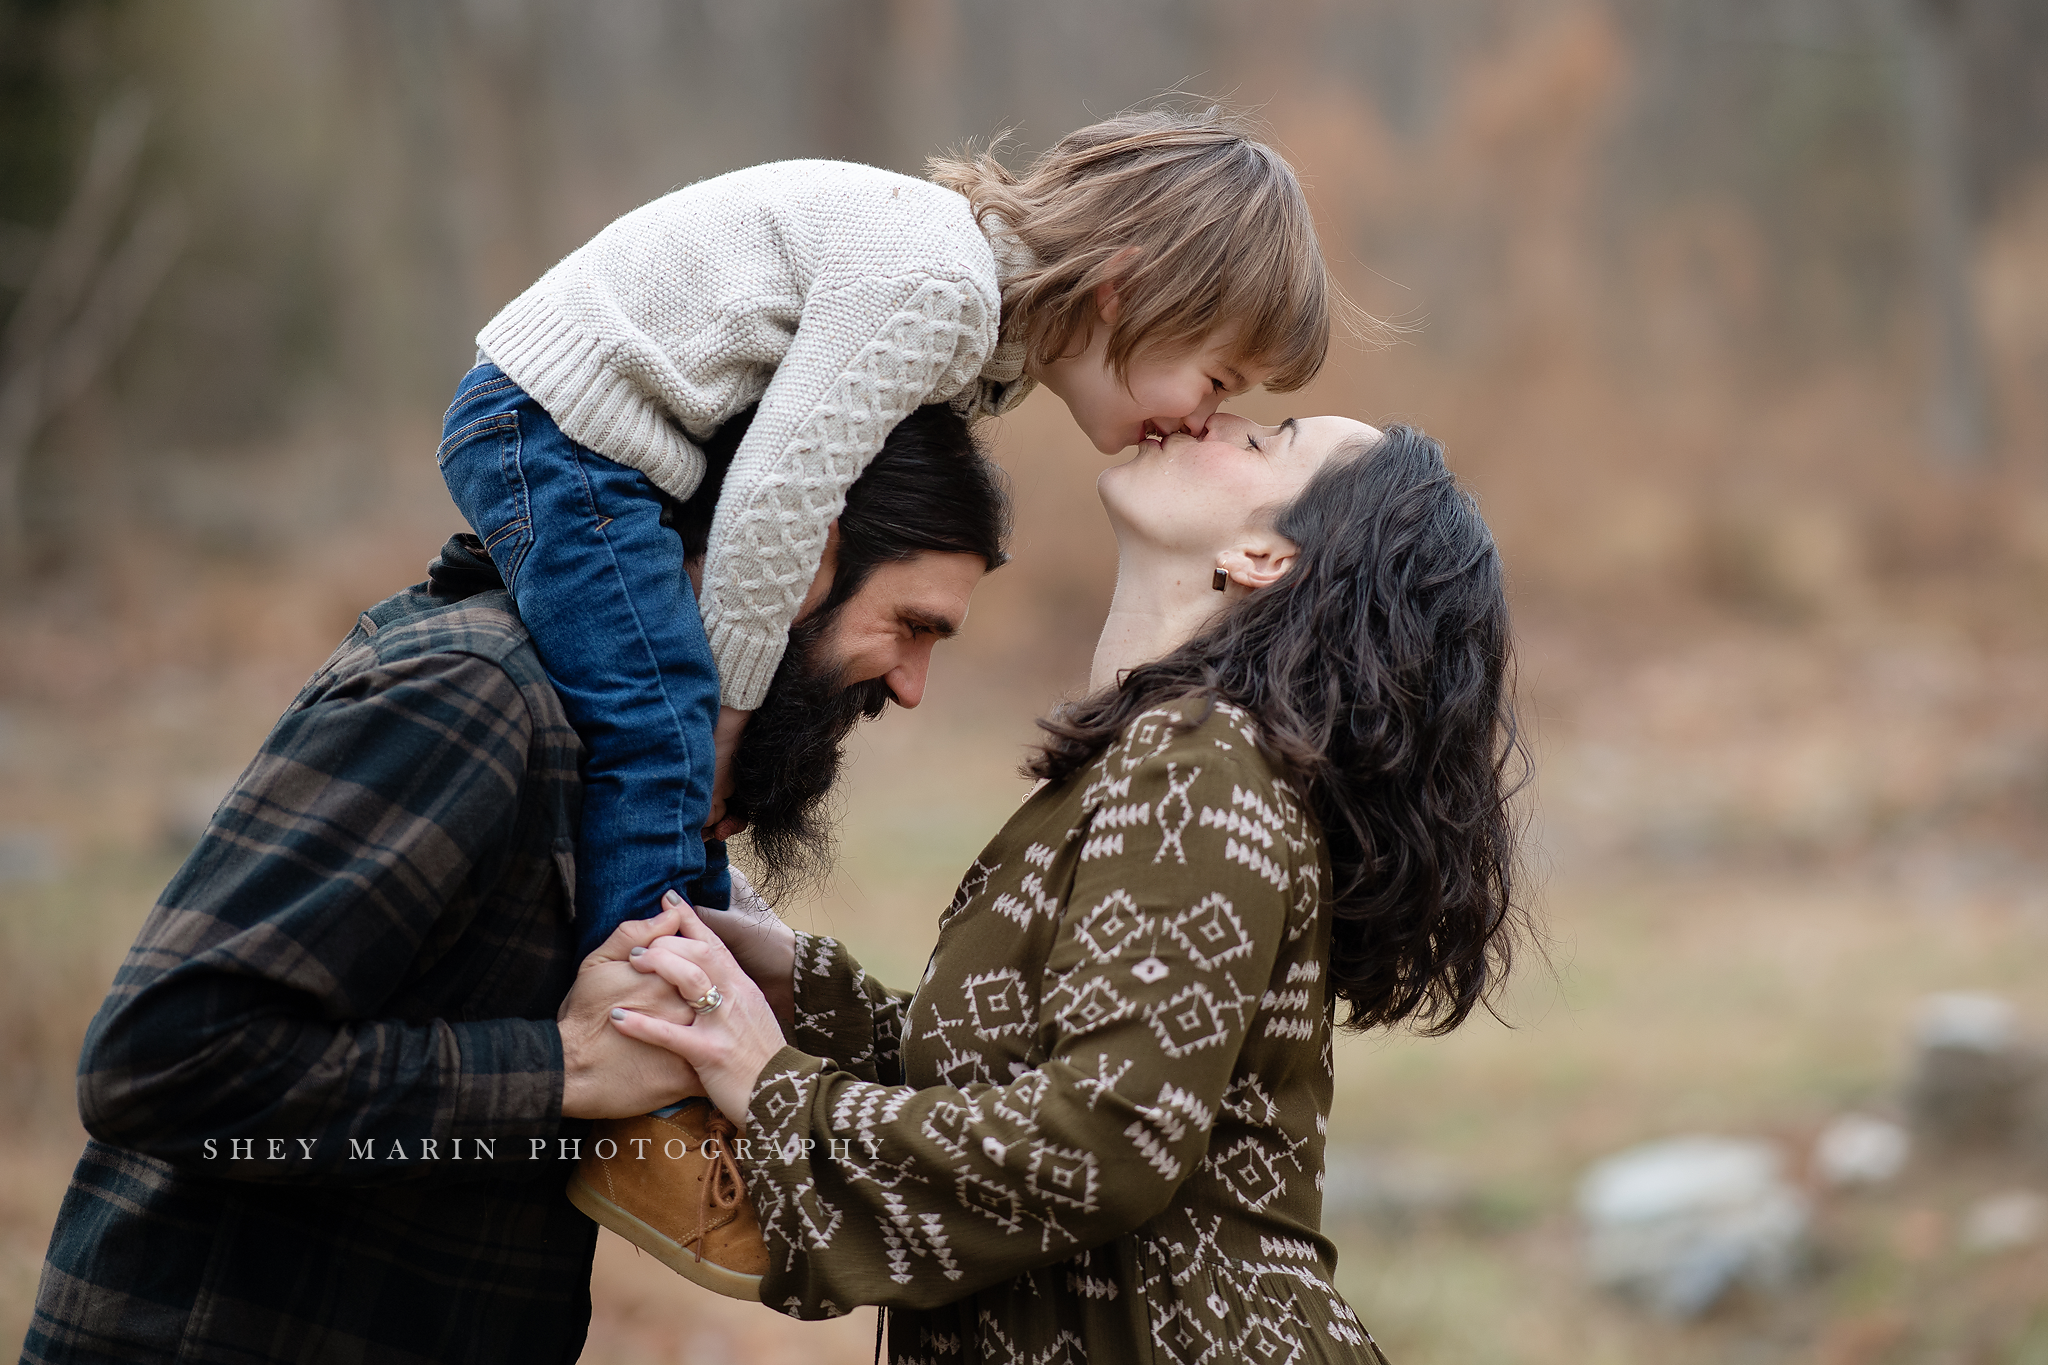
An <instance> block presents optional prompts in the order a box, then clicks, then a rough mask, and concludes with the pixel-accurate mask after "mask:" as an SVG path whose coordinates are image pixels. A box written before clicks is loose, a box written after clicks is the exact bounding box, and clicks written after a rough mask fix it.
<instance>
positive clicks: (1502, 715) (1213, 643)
mask: <svg viewBox="0 0 2048 1365" xmlns="http://www.w3.org/2000/svg"><path fill="white" fill-rule="evenodd" d="M1274 528H1275V529H1276V530H1278V531H1279V532H1280V533H1281V534H1282V535H1284V536H1286V537H1287V538H1288V539H1289V540H1291V541H1293V542H1294V544H1295V545H1296V546H1297V547H1299V554H1298V556H1297V558H1296V559H1295V562H1294V567H1293V568H1292V570H1290V571H1289V572H1288V574H1287V575H1286V576H1285V577H1284V578H1282V579H1281V580H1280V581H1279V582H1278V583H1276V584H1274V585H1273V586H1271V587H1269V588H1266V589H1264V590H1263V591H1260V592H1257V593H1253V594H1252V595H1251V596H1249V597H1246V598H1244V599H1243V600H1242V601H1240V602H1238V603H1236V604H1235V605H1234V606H1232V607H1230V608H1229V609H1228V610H1227V611H1225V612H1224V613H1223V614H1222V615H1221V616H1219V617H1218V618H1217V619H1216V621H1215V622H1214V623H1213V624H1211V625H1210V626H1209V627H1208V628H1207V629H1206V630H1204V631H1203V632H1202V633H1201V634H1199V635H1197V636H1196V637H1195V638H1194V639H1192V640H1189V641H1188V642H1187V643H1186V644H1184V645H1182V646H1181V647H1180V648H1179V649H1176V650H1174V651H1173V653H1171V654H1169V655H1167V656H1166V657H1165V658H1163V659H1159V660H1156V661H1154V662H1152V663H1148V664H1145V665H1142V666H1141V667H1138V668H1134V669H1132V670H1130V671H1129V672H1128V673H1126V674H1124V675H1123V677H1122V678H1121V679H1119V681H1118V683H1117V685H1116V686H1115V687H1113V688H1109V689H1106V690H1104V691H1102V692H1100V693H1097V694H1096V695H1094V696H1091V697H1088V698H1085V699H1084V700H1082V701H1080V702H1079V703H1077V704H1075V705H1073V706H1071V707H1069V708H1068V709H1067V710H1065V712H1064V713H1062V714H1058V715H1055V716H1053V717H1052V718H1050V719H1046V720H1041V721H1040V722H1039V724H1040V726H1041V727H1042V728H1043V729H1044V730H1045V731H1046V738H1045V740H1044V743H1043V747H1042V748H1041V749H1040V750H1039V752H1038V753H1036V754H1035V755H1034V756H1033V757H1032V759H1031V761H1030V762H1029V763H1028V764H1027V765H1026V768H1027V771H1028V772H1030V773H1031V774H1032V775H1034V776H1038V777H1046V778H1052V779H1054V780H1058V779H1060V778H1064V777H1066V776H1068V775H1070V774H1072V773H1074V772H1076V771H1077V770H1079V769H1080V768H1082V767H1083V766H1085V765H1086V764H1087V763H1089V762H1091V761H1093V760H1094V759H1095V758H1096V757H1097V756H1098V755H1100V754H1101V753H1102V752H1103V750H1104V749H1105V748H1106V747H1107V746H1108V745H1109V744H1110V743H1111V742H1112V741H1113V740H1114V739H1115V738H1116V737H1117V736H1118V735H1120V734H1121V733H1122V732H1123V730H1124V727H1125V726H1126V725H1128V724H1129V723H1130V721H1131V720H1132V719H1133V718H1134V717H1135V716H1137V715H1138V714H1139V713H1140V712H1142V711H1144V710H1146V709H1148V708H1150V707H1152V706H1155V705H1158V704H1159V703H1161V702H1169V701H1180V700H1185V699H1189V698H1197V699H1200V698H1207V699H1220V700H1223V701H1227V702H1231V703H1233V704H1235V705H1238V706H1241V707H1243V708H1245V709H1246V710H1247V711H1249V712H1251V714H1252V715H1253V716H1254V717H1255V718H1256V720H1257V722H1258V735H1259V741H1260V747H1261V749H1262V750H1264V752H1265V753H1266V755H1267V757H1268V758H1269V759H1271V760H1272V761H1274V762H1275V763H1276V764H1278V765H1279V766H1280V767H1281V769H1282V770H1283V771H1284V772H1287V773H1289V774H1290V775H1291V776H1292V777H1293V778H1294V779H1295V780H1296V782H1297V783H1298V784H1299V785H1300V786H1301V787H1302V788H1304V789H1305V791H1306V794H1307V799H1308V802H1309V805H1310V807H1311V809H1312V810H1313V811H1314V812H1315V815H1316V817H1317V819H1318V820H1319V821H1320V822H1321V825H1322V828H1323V833H1324V838H1325V840H1326V841H1327V843H1328V845H1329V851H1330V859H1331V862H1332V864H1333V865H1334V867H1335V871H1336V878H1335V882H1334V885H1333V886H1332V888H1331V890H1330V894H1329V898H1328V900H1329V904H1330V906H1331V908H1332V910H1333V913H1334V915H1335V924H1334V930H1333V935H1332V943H1331V948H1330V980H1331V986H1332V990H1333V992H1334V994H1335V995H1336V997H1337V998H1339V999H1341V1000H1343V1001H1344V1002H1345V1003H1346V1005H1347V1006H1348V1014H1347V1017H1346V1018H1345V1020H1344V1024H1345V1026H1346V1027H1349V1028H1353V1029H1361V1030H1362V1029H1368V1028H1373V1027H1375V1026H1379V1025H1392V1024H1396V1023H1401V1022H1403V1021H1406V1022H1408V1023H1410V1024H1411V1025H1413V1026H1414V1027H1415V1028H1416V1029H1417V1030H1418V1031H1420V1032H1423V1033H1428V1034H1441V1033H1448V1032H1450V1031H1451V1030H1452V1029H1454V1028H1456V1027H1457V1026H1458V1025H1459V1024H1461V1023H1463V1022H1464V1021H1465V1019H1466V1017H1467V1016H1468V1015H1470V1014H1471V1012H1472V1010H1473V1008H1474V1007H1475V1006H1477V1005H1480V1004H1482V1003H1489V1004H1490V1002H1491V1001H1492V1000H1493V998H1494V994H1495V991H1496V989H1497V988H1498V986H1499V985H1500V984H1501V983H1502V982H1503V981H1505V979H1506V976H1507V971H1508V968H1509V966H1510V964H1511V961H1512V959H1513V954H1514V950H1515V947H1516V945H1517V942H1518V940H1520V939H1521V938H1522V937H1523V935H1524V933H1525V932H1526V931H1527V929H1528V921H1527V917H1526V915H1525V914H1524V912H1523V911H1522V910H1521V908H1520V907H1519V906H1518V904H1517V903H1516V901H1515V897H1514V890H1515V876H1516V870H1517V850H1516V845H1517V839H1518V834H1519V826H1518V823H1517V819H1516V816H1515V813H1514V811H1513V810H1512V809H1511V800H1512V798H1513V796H1514V793H1515V792H1516V790H1518V789H1519V787H1520V785H1521V783H1522V781H1523V779H1524V778H1526V776H1527V773H1528V768H1529V765H1528V759H1527V755H1526V751H1525V750H1524V749H1523V747H1522V745H1521V742H1520V739H1519V736H1518V732H1517V728H1516V721H1515V712H1514V703H1513V697H1512V685H1511V650H1512V646H1511V635H1510V630H1509V625H1508V608H1507V598H1506V594H1505V591H1504V588H1503V584H1502V578H1501V564H1500V556H1499V554H1498V553H1497V552H1496V551H1495V549H1494V543H1493V535H1492V533H1491V532H1490V531H1489V530H1488V529H1487V526H1486V523H1485V522H1484V521H1483V520H1481V518H1480V516H1479V509H1478V506H1477V504H1475V503H1474V502H1473V500H1472V498H1471V496H1470V495H1469V494H1467V493H1466V492H1465V491H1464V490H1463V489H1462V488H1460V487H1459V486H1458V483H1457V481H1456V480H1455V479H1454V478H1453V477H1452V475H1451V472H1450V470H1449V469H1447V468H1446V467H1445V465H1444V459H1443V449H1442V447H1441V446H1439V445H1438V444H1437V443H1436V442H1435V441H1433V440H1431V439H1430V438H1429V437H1427V436H1425V435H1423V434H1422V433H1421V432H1419V431H1416V430H1414V429H1412V428H1409V427H1400V426H1396V427H1392V428H1390V429H1389V430H1388V431H1387V432H1386V433H1385V434H1384V435H1383V436H1382V437H1381V438H1380V439H1379V440H1377V441H1373V440H1370V439H1364V438H1361V439H1360V440H1358V441H1357V442H1354V443H1352V445H1351V447H1350V448H1344V449H1339V450H1338V451H1335V452H1333V453H1332V454H1331V456H1330V458H1329V459H1328V461H1327V462H1326V463H1325V464H1324V465H1323V467H1322V468H1321V469H1320V470H1319V471H1317V473H1316V474H1315V475H1314V477H1312V478H1311V479H1310V480H1309V482H1308V484H1307V486H1306V487H1304V488H1303V489H1302V491H1301V493H1300V495H1299V496H1297V497H1296V498H1295V499H1294V501H1293V502H1291V503H1290V504H1288V505H1287V506H1286V507H1285V508H1284V509H1282V510H1281V511H1280V512H1279V514H1278V515H1277V516H1276V517H1275V519H1274ZM1200 719H1201V717H1200V716H1194V717H1190V723H1191V724H1196V723H1199V721H1200Z"/></svg>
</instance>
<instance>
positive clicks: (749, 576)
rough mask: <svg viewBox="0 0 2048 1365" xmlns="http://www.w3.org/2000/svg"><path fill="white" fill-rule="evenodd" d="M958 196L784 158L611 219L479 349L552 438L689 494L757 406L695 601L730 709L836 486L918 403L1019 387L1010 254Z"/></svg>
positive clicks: (765, 672)
mask: <svg viewBox="0 0 2048 1365" xmlns="http://www.w3.org/2000/svg"><path fill="white" fill-rule="evenodd" d="M997 240H998V242H999V243H1000V249H999V248H998V247H997V246H992V245H991V243H990V239H989V237H988V236H986V235H984V233H983V232H982V230H981V229H980V228H979V227H978V226H977V225H976V224H975V221H974V215H973V213H972V212H971V211H970V210H969V208H968V205H967V201H966V200H965V199H964V198H962V197H961V196H960V195H958V194H955V193H954V192H953V191H951V190H948V189H943V188H941V187H940V186H937V185H933V184H930V183H928V182H926V181H923V180H913V179H911V178H910V177H908V176H903V175H897V174H895V173H893V172H890V171H883V170H877V169H875V168H874V167H872V166H856V165H851V164H847V163H844V162H836V161H783V162H776V163H774V164H772V165H767V166H754V167H751V168H749V169H747V170H742V171H734V172H732V173H731V174H728V175H722V176H718V177H716V178H714V179H711V180H705V181H701V182H699V183H698V184H695V185H689V186H685V187H684V188H682V189H679V190H676V191H675V192H673V193H671V194H668V195H665V196H663V197H662V198H660V199H657V200H655V201H654V202H653V203H651V204H647V205H645V206H643V207H641V208H638V209H635V210H634V211H633V212H631V213H629V214H627V215H626V216H625V217H623V218H620V219H619V220H618V221H616V222H614V223H613V224H612V225H611V226H609V227H607V228H606V229H605V230H604V231H602V232H600V233H598V234H597V236H595V237H593V238H592V239H591V240H590V241H589V242H587V243H585V244H584V245H583V246H581V247H579V248H578V249H577V250H575V251H574V252H572V253H570V254H569V255H568V256H567V257H566V258H564V259H563V260H562V261H561V263H560V264H558V265H556V266H555V267H554V269H552V270H550V271H548V273H547V274H545V275H543V276H542V277H541V278H540V279H539V281H537V282H536V283H535V284H534V285H533V287H532V288H530V289H528V290H527V291H526V292H525V293H524V294H521V295H520V296H519V297H518V298H516V299H514V300H513V301H512V302H511V303H509V304H507V305H506V306H505V308H504V310H503V311H502V312H500V313H499V314H498V315H497V316H496V317H495V318H492V319H491V321H490V322H489V323H488V324H487V325H486V326H485V327H484V329H483V331H482V332H480V333H478V335H477V344H478V346H479V347H481V348H482V350H483V353H484V354H485V355H486V356H488V357H489V358H490V359H491V360H492V361H493V362H494V363H495V364H497V366H498V367H499V368H500V369H502V370H504V371H505V373H506V374H508V375H510V376H511V377H512V379H513V381H514V382H515V383H517V384H518V385H519V386H520V387H521V388H523V389H525V390H526V391H527V392H528V393H529V394H531V395H533V397H534V398H535V400H536V401H538V402H539V403H540V405H541V406H542V407H544V408H546V409H547V411H548V414H549V415H550V416H552V417H553V418H554V419H555V421H556V423H557V424H559V425H560V426H561V428H562V430H563V431H564V432H566V433H567V434H568V435H569V436H570V437H571V438H572V439H574V440H576V441H579V442H581V443H582V444H583V445H586V446H588V447H589V448H590V449H592V450H594V451H596V452H597V453H598V454H600V455H603V456H604V457H606V458H607V459H610V460H616V461H617V462H618V463H620V464H623V465H629V466H631V467H632V468H634V469H637V470H640V471H641V472H642V473H644V474H646V475H647V477H648V478H649V479H651V480H653V482H654V483H655V485H656V486H657V487H659V488H661V489H662V490H663V491H664V492H666V493H668V494H670V495H671V496H673V497H677V498H687V497H689V496H690V494H691V493H693V492H694V491H696V488H697V485H698V483H699V482H700V481H701V480H702V479H703V477H704V455H703V452H702V451H701V450H700V449H699V448H698V444H697V443H698V442H700V441H702V440H704V439H705V438H707V437H708V436H710V434H711V433H712V432H713V431H715V430H717V428H718V427H719V425H720V424H721V423H723V422H724V421H725V420H726V419H727V418H729V417H732V416H734V415H736V414H738V413H739V412H741V411H744V410H745V409H746V408H747V407H748V406H749V405H751V404H753V403H756V402H758V403H760V405H761V409H760V412H759V414H758V415H757V416H756V417H755V419H754V424H753V426H752V427H751V428H750V429H749V430H748V432H747V436H746V439H745V440H744V441H742V442H741V443H740V448H739V451H738V453H737V454H736V455H735V456H734V457H733V464H732V469H731V471H730V472H729V473H728V474H727V476H726V482H725V487H724V489H723V491H722V492H721V493H720V495H719V502H718V511H717V515H716V517H715V518H714V519H713V521H712V526H711V547H710V552H709V554H708V556H707V558H706V562H705V571H704V589H703V592H702V594H701V596H700V598H699V605H700V607H701V609H702V610H703V613H704V628H705V631H706V633H707V634H708V635H709V636H710V639H711V651H712V656H713V657H714V658H715V659H716V661H717V663H718V676H719V685H720V692H721V696H722V699H723V700H724V702H725V704H726V705H728V706H735V707H739V708H742V709H745V710H751V709H753V708H754V707H756V706H758V705H759V704H760V701H761V698H762V695H763V694H764V693H766V691H767V690H768V682H769V679H771V678H772V677H774V675H775V667H776V665H777V664H778V663H780V662H781V659H782V651H783V649H784V647H785V645H786V644H787V643H788V638H789V627H790V623H791V622H792V621H793V620H794V619H795V618H796V613H797V608H798V607H799V606H800V605H802V602H803V598H804V592H805V590H806V589H807V588H808V587H809V585H810V581H811V578H812V576H813V575H814V574H815V573H816V572H817V569H818V561H819V558H820V556H821V555H822V554H823V553H824V548H825V533H826V528H827V526H828V525H829V524H830V523H831V521H832V519H833V518H834V517H836V516H838V515H839V512H840V509H841V508H843V507H844V506H845V504H846V490H847V489H848V488H849V487H851V486H852V484H853V481H854V480H855V479H857V478H859V477H860V472H861V470H862V469H864V468H865V467H866V466H867V462H868V461H869V460H870V459H871V458H873V457H874V454H875V452H876V451H878V450H880V449H881V448H882V440H883V438H884V437H886V436H887V435H888V434H889V431H890V430H891V429H892V428H893V427H894V426H895V425H896V423H897V422H899V421H901V420H902V419H903V418H904V417H906V416H908V415H909V414H910V412H911V411H912V410H913V409H915V408H917V407H918V406H919V405H920V404H924V403H933V402H949V403H951V404H952V405H953V406H954V407H956V408H957V409H959V410H960V411H961V412H962V413H963V414H964V415H966V416H967V417H969V418H970V419H972V418H976V417H983V416H988V415H991V414H993V413H997V412H1003V411H1006V410H1008V409H1009V408H1011V407H1013V406H1015V404H1016V403H1017V402H1018V401H1019V400H1020V399H1022V398H1023V396H1024V394H1025V393H1026V392H1028V391H1029V390H1030V388H1031V387H1032V385H1031V381H1029V380H1028V379H1025V378H1024V348H1023V347H1022V346H1021V345H1017V344H1012V345H1007V346H998V345H997V338H998V332H999V328H1000V314H1001V306H1002V284H1003V281H1004V279H1005V278H1007V277H1008V275H1009V274H1010V272H1011V271H1012V270H1014V269H1016V268H1017V267H1018V266H1019V265H1020V264H1022V263H1023V258H1022V257H1021V256H1020V252H1021V248H1019V247H1018V246H1017V245H1016V243H1015V241H1014V239H1012V238H1010V237H1009V236H1008V235H1007V234H1004V233H1001V231H1000V229H998V231H997Z"/></svg>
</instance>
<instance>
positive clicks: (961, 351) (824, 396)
mask: <svg viewBox="0 0 2048 1365" xmlns="http://www.w3.org/2000/svg"><path fill="white" fill-rule="evenodd" d="M995 325H996V316H995V312H994V310H993V309H992V308H991V306H990V301H989V300H987V299H985V298H984V297H982V295H981V293H980V291H979V290H977V289H975V288H974V287H973V286H972V285H971V284H969V283H967V282H964V281H961V280H954V279H948V278H945V277H941V276H925V275H909V276H877V277H868V278H861V279H856V280H853V281H851V282H849V283H846V284H842V285H839V286H837V287H833V288H819V289H818V290H816V291H815V292H814V293H813V294H812V295H811V297H810V298H809V299H807V300H806V301H805V304H804V309H803V316H802V318H801V320H800V321H799V323H798V325H797V330H796V335H795V337H794V338H793V339H792V340H791V342H790V346H789V350H788V352H787V353H786V354H785V355H784V356H783V358H782V361H781V363H780V364H779V365H778V366H777V367H776V371H775V377H774V378H773V379H772V380H770V381H769V383H768V388H767V391H766V392H765V393H764V394H763V395H762V397H761V407H760V411H759V412H758V413H757V414H756V415H755V417H754V423H753V425H752V426H751V427H749V428H748V429H747V434H746V436H745V438H743V439H742V440H741V442H740V446H739V449H738V450H737V451H736V452H735V453H734V455H733V462H732V469H731V471H730V472H729V473H728V474H727V475H726V482H725V487H724V490H723V491H722V492H721V493H720V494H719V499H718V511H717V513H716V515H715V516H714V517H713V519H712V523H711V541H710V546H709V549H708V550H707V551H706V555H705V561H704V591H703V594H702V606H703V613H704V628H705V632H706V634H707V635H708V636H709V637H710V641H711V654H712V658H713V659H714V660H715V661H716V663H717V665H718V678H719V689H720V696H721V699H722V700H723V701H724V703H725V704H726V705H727V706H733V707H738V708H740V709H742V710H752V709H754V708H755V707H757V706H759V705H760V703H761V698H762V696H763V695H764V694H765V693H766V692H767V690H768V683H769V680H770V679H772V678H773V677H774V676H775V666H776V665H777V664H778V663H780V662H781V660H782V652H783V648H784V646H785V645H786V644H787V643H788V639H789V627H790V623H791V622H792V621H794V620H795V619H796V613H797V609H798V608H799V607H800V606H802V604H803V600H804V593H805V591H806V590H807V589H808V588H809V587H810V583H811V579H812V577H813V576H814V575H815V574H816V573H817V571H818V562H819V559H820V557H821V556H822V555H823V553H824V548H825V534H826V528H827V526H828V525H829V524H830V523H831V521H832V520H833V518H835V517H837V516H838V515H839V513H840V510H841V509H842V508H843V507H845V505H846V490H847V489H849V488H851V487H852V486H853V481H854V480H855V479H858V478H859V477H860V473H861V471H862V470H863V469H865V468H866V467H867V464H868V461H869V460H871V459H873V458H874V456H875V453H876V452H877V451H879V450H880V449H881V448H882V442H883V440H884V439H886V438H887V437H888V435H889V433H890V431H892V430H893V429H894V428H895V426H896V424H897V423H898V422H900V421H902V420H903V419H904V418H905V417H908V416H909V415H910V414H911V413H912V412H913V411H915V410H916V409H917V408H918V407H919V406H920V405H921V404H924V403H927V402H930V401H932V400H933V399H934V398H939V397H951V396H952V395H953V394H954V393H956V392H958V391H959V390H960V389H961V388H963V387H964V386H965V385H966V384H967V383H969V382H970V381H971V380H972V379H973V378H974V376H975V374H976V373H977V372H978V371H979V370H980V367H981V364H982V362H983V360H984V359H986V357H987V356H988V353H989V350H990V348H991V347H992V346H993V345H994V343H995Z"/></svg>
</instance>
